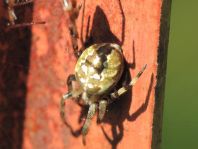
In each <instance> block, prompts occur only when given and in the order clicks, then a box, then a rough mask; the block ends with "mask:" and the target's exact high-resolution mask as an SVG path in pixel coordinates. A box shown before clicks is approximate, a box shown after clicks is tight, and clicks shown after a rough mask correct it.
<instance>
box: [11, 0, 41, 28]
mask: <svg viewBox="0 0 198 149" xmlns="http://www.w3.org/2000/svg"><path fill="white" fill-rule="evenodd" d="M33 1H34V0H28V1H24V2H15V1H14V0H9V1H7V4H8V17H9V23H8V24H7V26H8V27H9V28H19V27H26V26H31V25H35V24H45V22H44V21H38V22H29V23H20V24H15V20H17V17H16V14H15V12H14V7H18V6H23V5H26V4H29V3H32V2H33Z"/></svg>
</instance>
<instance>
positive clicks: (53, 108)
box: [22, 0, 167, 149]
mask: <svg viewBox="0 0 198 149" xmlns="http://www.w3.org/2000/svg"><path fill="white" fill-rule="evenodd" d="M77 2H78V4H80V3H81V4H84V6H85V7H84V10H83V9H82V10H81V12H80V16H79V18H78V20H77V26H78V31H79V36H80V39H81V41H85V36H86V32H87V26H89V29H88V32H89V34H88V35H89V36H90V37H92V38H91V40H89V42H90V43H99V42H116V43H118V44H121V45H122V48H123V53H124V55H125V58H126V60H127V62H128V63H131V68H128V70H130V73H131V76H132V77H133V76H135V75H136V74H137V73H138V71H139V70H140V69H141V68H142V67H143V66H144V65H145V64H147V69H146V70H145V72H144V73H143V75H142V76H141V78H140V79H139V80H138V82H137V84H136V85H135V86H134V87H133V88H132V89H131V90H130V91H129V92H128V93H127V94H126V95H124V96H122V97H121V98H120V99H119V100H117V101H116V102H114V103H113V104H112V105H110V106H109V107H108V111H107V114H106V117H105V120H104V123H103V124H102V125H101V124H97V123H96V117H95V118H94V119H93V121H92V124H91V126H90V130H89V133H88V135H87V145H86V146H83V144H82V136H81V135H80V134H78V133H76V135H74V134H72V133H71V132H70V129H69V127H67V126H65V125H64V124H63V123H62V121H61V119H60V116H59V102H60V97H61V95H62V94H63V93H65V92H66V91H67V87H66V78H67V76H68V75H69V74H71V73H73V72H74V66H75V63H76V58H75V57H74V55H73V51H72V46H71V41H70V36H69V31H68V28H67V22H68V21H67V20H68V15H67V13H65V12H64V11H63V9H62V5H61V2H60V0H53V1H41V0H35V2H34V17H33V18H36V19H38V20H44V21H46V24H45V25H35V26H33V27H32V45H31V53H30V54H31V57H30V67H29V75H28V81H27V95H26V97H27V98H26V109H25V120H24V125H23V126H24V130H23V142H22V143H23V144H22V147H23V148H24V149H45V148H46V149H63V148H67V149H80V148H86V149H109V148H112V149H115V148H117V149H129V148H134V149H150V148H151V144H152V138H153V133H152V128H153V113H154V107H155V86H156V76H157V67H158V62H157V55H158V47H159V38H160V19H161V6H162V1H161V0H125V1H122V2H120V1H119V0H114V1H112V0H103V1H102V0H95V1H93V0H85V3H84V2H83V0H78V1H77ZM122 11H123V15H122ZM83 12H84V15H83ZM89 19H90V21H89ZM79 45H81V42H80V41H79ZM166 45H167V42H166ZM159 100H162V99H159ZM65 111H66V119H67V121H68V123H69V124H70V125H71V127H72V129H73V130H74V131H75V130H79V129H80V128H81V126H82V123H83V121H84V118H83V117H82V116H80V114H81V113H83V110H82V108H81V107H79V106H78V105H77V104H76V103H74V102H73V101H71V100H69V101H67V102H66V108H65ZM84 114H86V113H85V112H84Z"/></svg>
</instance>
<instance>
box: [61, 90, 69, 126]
mask: <svg viewBox="0 0 198 149" xmlns="http://www.w3.org/2000/svg"><path fill="white" fill-rule="evenodd" d="M70 97H72V93H71V92H68V93H66V94H64V95H63V96H62V98H61V100H60V116H61V119H62V121H63V122H64V123H66V121H65V100H67V99H69V98H70Z"/></svg>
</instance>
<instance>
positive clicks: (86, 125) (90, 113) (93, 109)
mask: <svg viewBox="0 0 198 149" xmlns="http://www.w3.org/2000/svg"><path fill="white" fill-rule="evenodd" d="M97 107H98V106H97V104H95V103H93V104H91V105H90V107H89V111H88V114H87V118H86V121H85V123H84V125H83V128H82V135H83V136H82V137H83V138H82V139H83V144H84V145H85V144H86V141H85V136H86V135H87V132H88V129H89V125H90V123H91V119H92V118H93V116H94V115H95V113H96V109H97Z"/></svg>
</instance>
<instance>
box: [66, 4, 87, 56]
mask: <svg viewBox="0 0 198 149" xmlns="http://www.w3.org/2000/svg"><path fill="white" fill-rule="evenodd" d="M81 7H82V5H79V6H76V3H74V1H70V0H63V9H64V10H65V11H67V12H68V14H69V25H68V28H69V32H70V36H71V42H72V47H73V50H74V55H75V56H76V58H78V57H79V56H80V55H81V53H82V50H83V48H81V50H79V47H78V38H79V36H78V31H77V26H76V19H77V18H78V16H79V12H80V9H81ZM83 47H84V45H83Z"/></svg>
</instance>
